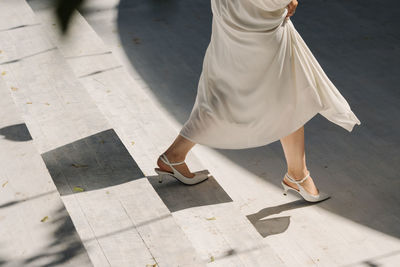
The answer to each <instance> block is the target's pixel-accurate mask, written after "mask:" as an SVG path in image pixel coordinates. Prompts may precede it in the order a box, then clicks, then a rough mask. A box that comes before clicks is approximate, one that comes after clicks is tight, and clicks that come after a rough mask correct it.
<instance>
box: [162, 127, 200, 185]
mask: <svg viewBox="0 0 400 267" xmlns="http://www.w3.org/2000/svg"><path fill="white" fill-rule="evenodd" d="M195 144H196V143H193V142H192V141H190V140H189V139H187V138H185V137H183V136H182V135H180V134H179V135H178V136H177V137H176V138H175V140H174V142H173V143H172V144H171V145H170V146H169V148H168V149H167V150H166V151H165V152H164V153H165V155H166V156H167V158H168V160H169V162H171V163H175V162H181V161H184V160H185V159H186V155H187V153H189V151H190V149H192V147H193V146H194V145H195ZM157 165H158V167H159V168H160V169H161V170H164V171H169V172H173V171H172V169H171V167H170V166H168V165H167V164H165V163H164V162H163V161H162V160H161V159H160V158H158V160H157ZM174 168H175V169H176V170H177V171H178V172H180V173H181V174H182V175H184V176H186V177H189V178H193V177H194V175H195V174H194V173H192V172H190V170H189V168H188V167H187V165H186V163H183V164H179V165H174Z"/></svg>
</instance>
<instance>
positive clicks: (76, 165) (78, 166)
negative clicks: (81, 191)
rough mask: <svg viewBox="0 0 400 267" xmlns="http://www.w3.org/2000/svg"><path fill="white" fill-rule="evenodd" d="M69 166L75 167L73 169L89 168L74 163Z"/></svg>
mask: <svg viewBox="0 0 400 267" xmlns="http://www.w3.org/2000/svg"><path fill="white" fill-rule="evenodd" d="M71 166H72V167H75V168H87V167H89V166H88V165H85V164H75V163H72V164H71Z"/></svg>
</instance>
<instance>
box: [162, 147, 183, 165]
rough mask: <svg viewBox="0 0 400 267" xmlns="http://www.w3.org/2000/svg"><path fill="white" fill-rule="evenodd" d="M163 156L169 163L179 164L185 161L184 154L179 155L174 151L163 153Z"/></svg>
mask: <svg viewBox="0 0 400 267" xmlns="http://www.w3.org/2000/svg"><path fill="white" fill-rule="evenodd" d="M164 154H165V155H166V156H167V158H168V160H169V161H170V162H178V161H179V162H181V161H185V159H186V154H183V153H179V152H176V151H168V150H167V151H165V152H164Z"/></svg>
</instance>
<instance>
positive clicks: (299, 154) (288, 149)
mask: <svg viewBox="0 0 400 267" xmlns="http://www.w3.org/2000/svg"><path fill="white" fill-rule="evenodd" d="M280 141H281V144H282V148H283V151H284V153H285V157H286V163H287V172H288V174H289V175H290V176H291V177H293V178H294V179H295V180H301V179H302V178H303V177H305V176H306V175H307V174H308V169H307V166H306V155H305V151H304V126H302V127H300V128H299V129H297V130H296V131H295V132H293V133H291V134H289V135H288V136H286V137H284V138H282V139H281V140H280ZM284 182H285V183H286V184H287V185H289V186H291V187H293V188H295V189H298V186H297V185H296V184H294V183H292V182H290V181H289V180H288V179H287V178H286V177H285V178H284ZM301 186H303V187H304V189H306V190H307V191H308V192H309V193H311V194H313V195H316V194H318V189H317V188H316V186H315V184H314V181H313V179H312V178H311V176H310V177H309V178H308V179H306V180H305V181H304V182H303V183H301Z"/></svg>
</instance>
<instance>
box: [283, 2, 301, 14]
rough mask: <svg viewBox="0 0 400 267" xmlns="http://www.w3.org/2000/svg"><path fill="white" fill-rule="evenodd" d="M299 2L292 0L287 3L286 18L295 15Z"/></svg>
mask: <svg viewBox="0 0 400 267" xmlns="http://www.w3.org/2000/svg"><path fill="white" fill-rule="evenodd" d="M298 4H299V3H298V2H297V0H292V2H290V4H289V5H287V7H286V8H287V9H288V13H287V14H286V18H288V17H291V16H293V15H294V12H296V7H297V5H298Z"/></svg>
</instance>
